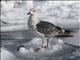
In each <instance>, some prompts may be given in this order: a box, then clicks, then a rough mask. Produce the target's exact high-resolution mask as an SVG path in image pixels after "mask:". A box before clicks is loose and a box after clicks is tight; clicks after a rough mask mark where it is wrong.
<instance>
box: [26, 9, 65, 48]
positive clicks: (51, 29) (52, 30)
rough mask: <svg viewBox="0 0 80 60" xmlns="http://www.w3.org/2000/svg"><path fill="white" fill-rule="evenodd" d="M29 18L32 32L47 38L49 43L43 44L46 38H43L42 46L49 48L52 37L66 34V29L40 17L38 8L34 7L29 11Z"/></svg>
mask: <svg viewBox="0 0 80 60" xmlns="http://www.w3.org/2000/svg"><path fill="white" fill-rule="evenodd" d="M27 15H29V19H28V27H29V30H30V31H31V32H33V33H34V34H35V35H37V36H38V37H41V38H45V39H46V42H47V45H46V46H43V44H44V39H43V40H42V45H41V47H44V48H47V47H48V41H49V38H50V37H55V36H61V35H64V34H65V30H63V29H62V28H60V27H58V26H55V25H54V24H52V23H50V22H46V21H41V20H40V19H39V16H38V13H37V11H36V9H34V8H32V9H30V11H29V12H28V14H27Z"/></svg>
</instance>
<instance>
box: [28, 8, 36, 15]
mask: <svg viewBox="0 0 80 60" xmlns="http://www.w3.org/2000/svg"><path fill="white" fill-rule="evenodd" d="M35 13H36V9H35V8H32V9H30V10H29V12H28V13H27V15H34V14H35Z"/></svg>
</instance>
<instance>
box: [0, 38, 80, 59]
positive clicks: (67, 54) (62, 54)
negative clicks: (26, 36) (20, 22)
mask: <svg viewBox="0 0 80 60" xmlns="http://www.w3.org/2000/svg"><path fill="white" fill-rule="evenodd" d="M53 40H54V41H53ZM53 40H50V42H49V44H50V45H51V46H49V48H47V49H43V50H42V51H40V52H39V51H34V52H32V51H30V50H28V49H29V48H37V47H40V45H39V44H40V42H41V40H40V39H39V38H35V39H33V40H32V41H30V42H27V41H20V40H16V41H14V40H11V41H9V40H2V41H1V43H2V44H1V46H2V47H1V60H5V59H7V60H26V59H27V60H80V47H74V46H70V45H68V44H63V43H60V42H59V40H57V41H56V39H53ZM20 45H24V48H25V49H26V50H28V52H25V50H21V51H22V53H21V52H20V51H18V52H17V48H18V47H19V46H20ZM48 49H49V50H48ZM51 51H53V52H51Z"/></svg>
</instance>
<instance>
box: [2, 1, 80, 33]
mask: <svg viewBox="0 0 80 60" xmlns="http://www.w3.org/2000/svg"><path fill="white" fill-rule="evenodd" d="M2 2H3V1H2ZM13 2H14V1H12V3H13ZM12 3H11V4H12ZM14 5H15V6H14V7H12V8H11V9H10V10H9V11H8V12H7V13H5V12H3V13H5V15H4V14H1V16H2V17H1V20H2V21H5V22H8V23H9V24H8V26H10V27H11V26H12V25H14V26H15V25H16V24H17V25H19V24H21V25H27V20H28V16H27V12H28V11H29V10H30V8H33V7H35V8H36V9H37V10H38V13H39V17H40V18H41V20H45V21H49V22H51V23H53V24H55V25H58V26H60V27H62V28H70V27H71V28H79V27H78V25H80V22H78V20H79V19H80V18H79V16H80V14H79V13H80V2H79V1H40V2H38V1H22V2H20V5H19V6H18V7H16V4H14ZM6 6H8V5H6ZM8 7H9V6H8ZM1 9H3V8H1ZM3 10H8V9H3ZM3 10H2V11H3ZM2 11H1V12H2ZM2 26H3V25H2ZM13 30H15V29H13ZM5 31H8V30H5Z"/></svg>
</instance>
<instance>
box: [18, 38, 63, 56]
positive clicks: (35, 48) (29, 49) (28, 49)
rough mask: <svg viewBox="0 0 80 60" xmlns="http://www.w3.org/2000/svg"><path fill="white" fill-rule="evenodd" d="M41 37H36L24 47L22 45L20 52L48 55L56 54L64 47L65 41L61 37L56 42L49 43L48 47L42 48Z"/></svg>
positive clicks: (23, 54)
mask: <svg viewBox="0 0 80 60" xmlns="http://www.w3.org/2000/svg"><path fill="white" fill-rule="evenodd" d="M41 41H42V40H41V39H40V38H34V39H33V40H32V41H31V42H29V43H25V44H23V45H24V47H21V48H20V50H19V51H18V54H19V55H21V56H25V57H26V56H29V57H30V56H46V55H50V54H56V53H58V52H60V51H61V50H62V49H63V46H64V42H63V41H62V40H61V39H59V40H58V41H57V43H56V44H53V45H51V44H50V43H49V47H48V48H42V47H40V46H41V43H40V42H41ZM30 45H31V46H30Z"/></svg>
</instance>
